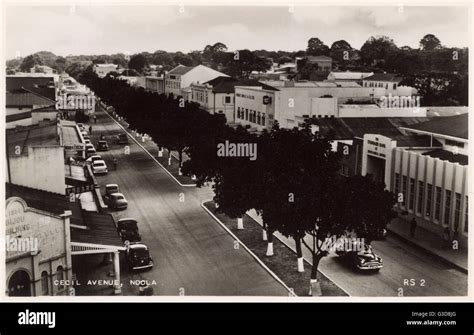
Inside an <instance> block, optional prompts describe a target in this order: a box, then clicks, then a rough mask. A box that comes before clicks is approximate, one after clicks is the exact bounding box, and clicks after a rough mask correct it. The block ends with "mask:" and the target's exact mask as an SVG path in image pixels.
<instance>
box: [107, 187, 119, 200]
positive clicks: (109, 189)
mask: <svg viewBox="0 0 474 335" xmlns="http://www.w3.org/2000/svg"><path fill="white" fill-rule="evenodd" d="M119 192H120V188H119V186H118V185H117V184H107V185H105V194H104V198H107V196H109V195H111V194H112V193H119Z"/></svg>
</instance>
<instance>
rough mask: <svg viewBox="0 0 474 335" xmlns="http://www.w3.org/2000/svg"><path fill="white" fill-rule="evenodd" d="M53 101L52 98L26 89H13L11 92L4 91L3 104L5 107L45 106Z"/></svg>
mask: <svg viewBox="0 0 474 335" xmlns="http://www.w3.org/2000/svg"><path fill="white" fill-rule="evenodd" d="M54 103H55V101H54V100H52V99H50V98H48V97H45V96H43V95H41V94H38V93H36V92H33V91H28V90H26V89H15V90H14V91H13V92H8V91H7V92H6V101H5V105H6V106H7V107H22V106H34V105H37V106H38V105H39V106H43V105H44V106H47V105H52V104H54Z"/></svg>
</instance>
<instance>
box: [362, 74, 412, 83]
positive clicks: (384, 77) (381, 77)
mask: <svg viewBox="0 0 474 335" xmlns="http://www.w3.org/2000/svg"><path fill="white" fill-rule="evenodd" d="M402 79H403V78H402V77H400V76H398V75H396V74H393V73H375V74H373V75H371V76H370V77H366V78H364V80H369V81H390V82H395V83H399V82H401V81H402Z"/></svg>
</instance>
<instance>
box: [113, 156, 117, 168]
mask: <svg viewBox="0 0 474 335" xmlns="http://www.w3.org/2000/svg"><path fill="white" fill-rule="evenodd" d="M113 163H114V170H117V158H115V157H114V159H113Z"/></svg>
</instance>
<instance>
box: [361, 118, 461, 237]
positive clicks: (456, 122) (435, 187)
mask: <svg viewBox="0 0 474 335" xmlns="http://www.w3.org/2000/svg"><path fill="white" fill-rule="evenodd" d="M400 129H401V130H402V131H403V132H405V134H406V136H405V137H398V138H390V137H386V136H381V135H378V134H366V135H364V145H363V153H362V175H365V174H368V173H370V174H372V175H375V176H376V178H379V179H380V180H383V181H384V182H385V185H386V188H387V189H388V190H390V191H392V192H394V193H395V194H396V195H397V198H398V200H399V202H398V207H399V208H400V209H401V210H405V211H407V212H408V213H409V214H411V215H413V216H415V217H417V218H419V221H418V223H419V224H420V225H422V226H423V227H424V228H426V229H428V230H430V231H432V232H435V233H437V234H439V235H440V236H442V234H443V231H444V229H445V228H446V227H448V228H449V230H450V232H451V233H452V234H453V236H454V235H457V237H458V240H459V241H460V243H463V244H465V243H467V236H468V206H467V204H468V116H467V114H462V115H458V116H450V117H436V118H433V119H432V120H430V121H427V122H424V123H419V124H416V125H412V126H410V127H402V128H400ZM410 139H416V140H417V141H416V143H415V142H413V141H412V140H410ZM420 140H422V141H420Z"/></svg>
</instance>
